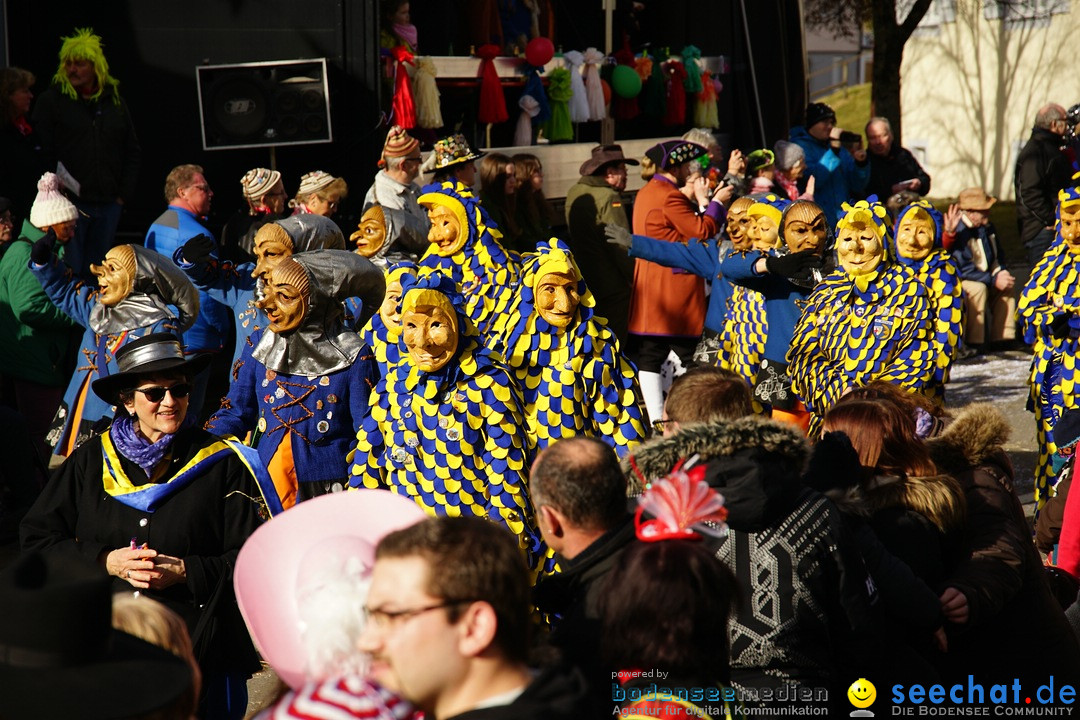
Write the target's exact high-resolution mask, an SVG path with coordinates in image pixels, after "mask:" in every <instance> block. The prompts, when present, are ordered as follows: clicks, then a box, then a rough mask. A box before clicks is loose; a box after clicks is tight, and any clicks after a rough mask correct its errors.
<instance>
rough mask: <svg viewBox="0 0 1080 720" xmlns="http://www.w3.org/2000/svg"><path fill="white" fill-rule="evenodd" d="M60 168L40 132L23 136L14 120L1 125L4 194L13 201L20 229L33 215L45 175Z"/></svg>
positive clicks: (0, 187) (0, 162) (0, 165)
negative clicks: (46, 150) (39, 187)
mask: <svg viewBox="0 0 1080 720" xmlns="http://www.w3.org/2000/svg"><path fill="white" fill-rule="evenodd" d="M55 169H56V161H55V160H52V159H51V158H50V157H49V156H48V154H47V153H46V152H45V149H44V148H43V147H42V144H41V138H39V137H38V134H37V133H36V132H31V133H30V134H29V135H23V134H22V133H21V132H19V129H18V128H16V127H15V125H14V124H13V123H8V124H6V125H4V126H3V127H0V197H6V198H7V199H8V200H10V201H11V214H12V215H13V216H14V217H15V218H17V219H16V221H15V229H16V231H17V230H18V228H19V225H20V224H21V222H22V221H23V220H27V219H29V218H30V207H31V206H32V205H33V204H34V198H36V197H37V182H38V180H39V179H40V178H41V176H42V174H43V173H45V172H46V171H49V170H55Z"/></svg>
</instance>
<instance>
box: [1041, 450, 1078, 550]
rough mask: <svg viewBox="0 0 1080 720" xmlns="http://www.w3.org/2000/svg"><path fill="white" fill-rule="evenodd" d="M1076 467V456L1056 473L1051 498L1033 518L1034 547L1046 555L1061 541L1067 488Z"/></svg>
mask: <svg viewBox="0 0 1080 720" xmlns="http://www.w3.org/2000/svg"><path fill="white" fill-rule="evenodd" d="M1076 467H1077V465H1076V456H1075V455H1073V456H1072V457H1070V458H1069V460H1068V461H1067V462H1066V463H1065V465H1064V467H1062V469H1061V472H1060V473H1058V483H1057V485H1055V486H1054V494H1053V496H1052V497H1049V498H1047V500H1046V503H1045V504H1044V505H1043V506H1042V510H1040V511H1039V517H1037V518H1035V547H1037V548H1039V550H1040V552H1043V553H1046V554H1047V555H1049V554H1050V553H1052V552H1054V546H1055V545H1057V544H1058V540H1060V539H1061V524H1062V523H1063V522H1064V520H1065V501H1066V500H1068V499H1069V488H1071V487H1072V477H1073V473H1074V472H1076Z"/></svg>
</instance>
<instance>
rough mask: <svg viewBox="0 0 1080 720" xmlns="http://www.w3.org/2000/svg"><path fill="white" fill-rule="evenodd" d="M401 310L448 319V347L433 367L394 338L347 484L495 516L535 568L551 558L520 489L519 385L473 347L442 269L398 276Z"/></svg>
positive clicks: (458, 298) (525, 459)
mask: <svg viewBox="0 0 1080 720" xmlns="http://www.w3.org/2000/svg"><path fill="white" fill-rule="evenodd" d="M402 286H403V289H404V292H403V294H402V302H401V308H402V313H403V314H404V313H405V312H408V311H409V310H411V309H412V308H414V307H416V306H418V305H433V306H435V307H439V308H441V309H442V310H443V311H445V312H446V313H447V315H448V316H449V317H454V318H456V319H457V324H458V327H457V329H456V330H457V332H458V333H459V338H458V345H457V350H456V351H455V353H454V356H453V357H452V358H451V359H450V361H449V362H448V363H447V364H446V365H444V366H443V367H441V368H439V369H438V370H435V371H432V372H424V371H422V370H420V369H419V368H418V367H417V366H416V365H415V364H414V363H413V361H412V359H411V358H410V356H409V355H408V351H407V349H406V346H405V343H404V340H403V339H401V340H399V345H398V349H399V352H400V355H401V362H399V363H398V364H397V365H395V366H393V367H391V368H390V371H389V373H388V374H387V375H386V376H385V377H383V378H382V379H381V380H380V381H379V383H378V385H376V387H375V391H374V392H373V393H372V396H371V414H370V415H369V416H368V417H366V418H364V421H363V422H362V423H361V424H360V427H359V430H358V432H357V434H356V448H355V449H354V450H353V452H352V453H350V455H349V458H348V459H349V462H350V463H351V475H352V477H351V480H350V483H351V485H352V486H353V487H366V488H388V489H390V490H392V491H393V492H396V493H398V494H399V495H405V496H407V497H411V498H412V499H413V500H415V501H416V503H417V504H418V505H420V507H422V508H424V510H426V511H427V512H428V513H430V514H431V515H451V516H460V515H472V516H477V517H484V518H487V519H489V520H491V521H492V522H495V523H498V524H500V525H504V526H506V527H507V528H509V530H510V531H511V532H513V533H514V535H516V536H517V538H518V544H519V545H520V547H521V548H522V550H523V552H524V553H525V555H526V558H527V560H528V562H529V566H530V567H531V568H533V569H534V570H537V571H550V570H551V569H553V568H554V559H553V555H552V553H551V552H550V550H548V548H547V547H546V546H545V545H544V543H543V541H542V540H541V537H540V532H539V531H538V530H537V527H536V523H535V518H534V516H533V509H532V506H531V504H530V502H529V495H528V490H527V487H528V473H529V466H530V464H531V461H532V456H533V443H532V439H531V437H530V436H529V433H528V432H527V431H526V423H525V412H524V408H523V403H522V398H521V391H520V390H519V389H518V387H517V383H516V382H515V381H514V379H513V377H511V375H510V372H509V371H508V370H507V369H506V367H505V366H503V365H502V364H501V363H500V362H499V361H498V360H497V359H496V358H494V357H493V356H492V354H491V351H489V350H487V349H486V348H484V347H482V346H481V345H480V343H479V336H478V333H477V332H476V328H475V326H474V325H473V324H472V321H471V319H470V318H469V316H468V314H467V313H466V301H465V298H464V297H462V295H461V293H459V292H458V291H457V289H456V288H455V286H454V283H453V281H452V280H451V279H450V278H448V277H446V276H444V275H443V274H442V273H438V272H435V273H432V274H430V275H427V276H426V277H422V278H419V279H414V278H411V277H405V278H404V279H403V283H402Z"/></svg>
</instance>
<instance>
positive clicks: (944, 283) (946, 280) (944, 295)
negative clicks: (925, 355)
mask: <svg viewBox="0 0 1080 720" xmlns="http://www.w3.org/2000/svg"><path fill="white" fill-rule="evenodd" d="M917 210H923V211H924V212H926V214H927V215H929V216H930V219H931V221H933V223H934V247H933V249H932V250H931V251H930V254H929V255H927V256H926V257H925V258H923V259H922V260H912V259H911V258H906V257H904V256H902V255H900V253H899V252H898V251H897V249H896V239H895V238H893V241H892V252H893V256H894V257H895V258H896V262H897V263H898V264H900V265H903V266H905V267H907V268H908V269H910V270H911V271H912V272H913V273H915V282H917V283H918V284H919V285H921V286H922V287H923V288H924V289H925V290H926V295H927V299H928V300H929V301H930V309H931V312H932V313H933V315H934V354H935V357H936V361H935V364H934V376H933V378H931V380H930V382H928V383H927V384H926V386H925V387H924V388H923V393H924V394H925V395H927V396H928V397H929V398H930V399H932V400H933V401H934V402H935V403H937V404H939V405H944V404H945V383H947V382H948V381H949V370H950V368H951V367H952V361H953V357H955V355H956V348H957V347H958V346H959V345H960V338H962V337H963V335H964V287H963V285H962V284H961V282H960V280H961V278H960V270H959V269H958V268H957V267H956V262H955V261H954V260H953V258H952V255H950V254H949V253H948V252H946V251H945V249H944V248H943V247H942V245H941V233H942V230H943V228H942V225H941V224H942V218H941V213H939V212H938V211H937V210H936V209H934V206H933V205H931V204H930V203H928V202H927V201H925V200H918V201H916V202H914V203H912V204H911V205H908V206H907V207H905V208H904V209H903V210H901V211H900V214H899V215H897V216H896V226H897V227H899V226H900V223H901V222H902V221H903V219H904V218H905V217H907V215H908V213H911V212H915V211H917Z"/></svg>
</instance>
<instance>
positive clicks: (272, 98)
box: [195, 58, 334, 150]
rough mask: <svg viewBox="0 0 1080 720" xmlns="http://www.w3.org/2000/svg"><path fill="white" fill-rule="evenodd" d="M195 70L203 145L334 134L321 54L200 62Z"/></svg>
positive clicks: (319, 138)
mask: <svg viewBox="0 0 1080 720" xmlns="http://www.w3.org/2000/svg"><path fill="white" fill-rule="evenodd" d="M195 75H196V78H197V81H198V86H199V118H200V121H201V122H202V138H203V149H204V150H227V149H230V148H248V147H273V146H279V145H311V144H314V143H325V142H331V141H333V139H334V135H333V131H332V128H331V126H330V92H329V87H328V85H327V82H326V59H325V58H319V59H312V60H284V61H281V62H259V63H244V64H241V65H204V66H201V67H198V68H196V72H195Z"/></svg>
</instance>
